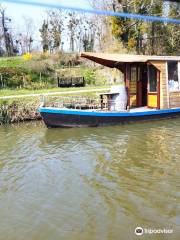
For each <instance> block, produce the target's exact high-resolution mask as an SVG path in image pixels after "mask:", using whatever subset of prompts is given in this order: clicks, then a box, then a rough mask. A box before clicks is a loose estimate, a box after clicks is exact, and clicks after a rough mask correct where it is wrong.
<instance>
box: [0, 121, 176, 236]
mask: <svg viewBox="0 0 180 240" xmlns="http://www.w3.org/2000/svg"><path fill="white" fill-rule="evenodd" d="M137 226H139V227H142V228H149V229H151V228H153V229H159V228H161V229H164V228H165V229H172V230H173V233H172V234H170V233H169V234H154V235H152V234H151V235H150V234H146V235H144V236H142V237H141V238H140V237H137V236H136V235H135V234H134V229H135V228H136V227H137ZM179 236H180V119H176V120H167V121H166V120H165V121H157V122H151V123H150V122H149V123H141V124H130V125H121V126H113V127H112V126H110V127H101V128H81V129H47V128H46V127H45V126H44V124H43V123H42V122H31V123H23V124H17V125H9V126H8V125H7V126H0V240H129V239H130V240H131V239H168V240H169V239H180V238H179Z"/></svg>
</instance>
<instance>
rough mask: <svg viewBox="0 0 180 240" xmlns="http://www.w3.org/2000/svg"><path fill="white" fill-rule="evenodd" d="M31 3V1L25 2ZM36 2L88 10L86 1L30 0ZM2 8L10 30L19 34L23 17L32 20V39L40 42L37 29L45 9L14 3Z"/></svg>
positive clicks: (44, 14)
mask: <svg viewBox="0 0 180 240" xmlns="http://www.w3.org/2000/svg"><path fill="white" fill-rule="evenodd" d="M27 1H29V2H31V0H27ZM32 1H36V2H42V3H50V4H61V5H63V6H71V7H80V8H89V7H90V6H89V4H88V0H32ZM2 6H3V7H5V8H6V13H7V15H8V17H10V18H11V19H12V23H13V26H12V29H14V30H17V31H19V32H22V31H23V27H24V26H23V21H24V20H23V17H26V18H32V20H33V25H35V28H34V29H36V30H35V32H34V38H35V39H36V41H37V44H38V42H40V33H39V28H40V26H41V23H42V21H43V19H44V17H43V16H46V13H45V11H46V10H47V8H42V7H36V6H27V5H23V4H22V5H20V4H14V3H6V1H5V0H4V2H3V3H2Z"/></svg>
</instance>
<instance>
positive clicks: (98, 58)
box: [81, 52, 180, 68]
mask: <svg viewBox="0 0 180 240" xmlns="http://www.w3.org/2000/svg"><path fill="white" fill-rule="evenodd" d="M81 57H83V58H87V59H89V60H92V61H94V62H96V63H99V64H101V65H104V66H107V67H111V68H112V67H116V66H117V65H121V64H122V63H133V62H142V63H143V62H144V63H145V62H148V61H180V56H149V55H130V54H109V53H92V52H84V53H81Z"/></svg>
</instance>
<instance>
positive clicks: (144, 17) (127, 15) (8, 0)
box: [0, 0, 180, 24]
mask: <svg viewBox="0 0 180 240" xmlns="http://www.w3.org/2000/svg"><path fill="white" fill-rule="evenodd" d="M0 2H6V3H15V4H23V5H32V6H35V7H45V8H51V9H63V10H70V11H75V12H84V13H88V14H96V15H103V16H114V17H120V18H129V19H138V20H143V21H146V22H163V23H173V24H180V19H175V18H166V17H159V16H148V15H141V14H134V13H124V12H113V11H107V10H97V9H85V8H79V7H71V6H64V5H61V4H51V3H41V2H35V1H25V0H0Z"/></svg>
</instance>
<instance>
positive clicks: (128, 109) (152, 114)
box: [39, 53, 180, 127]
mask: <svg viewBox="0 0 180 240" xmlns="http://www.w3.org/2000/svg"><path fill="white" fill-rule="evenodd" d="M81 56H82V57H84V58H87V59H90V60H92V61H94V62H96V63H98V64H101V65H104V66H106V67H109V68H115V69H116V70H118V71H120V72H121V73H122V74H123V76H124V85H123V86H119V87H113V88H112V89H111V91H110V92H108V93H102V94H100V98H99V100H100V104H99V105H97V106H96V107H94V106H92V105H91V106H88V105H84V106H83V107H82V106H78V107H77V106H72V105H71V106H68V107H67V106H61V107H59V106H56V107H55V106H46V104H43V105H42V106H41V107H40V108H39V112H40V114H41V116H42V118H43V120H44V122H45V124H46V125H47V127H83V126H86V127H89V126H90V127H96V126H104V125H114V124H122V123H129V122H137V121H151V120H158V119H165V118H174V117H180V57H179V56H177V57H176V56H144V55H121V54H102V53H100V54H98V53H82V54H81Z"/></svg>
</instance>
